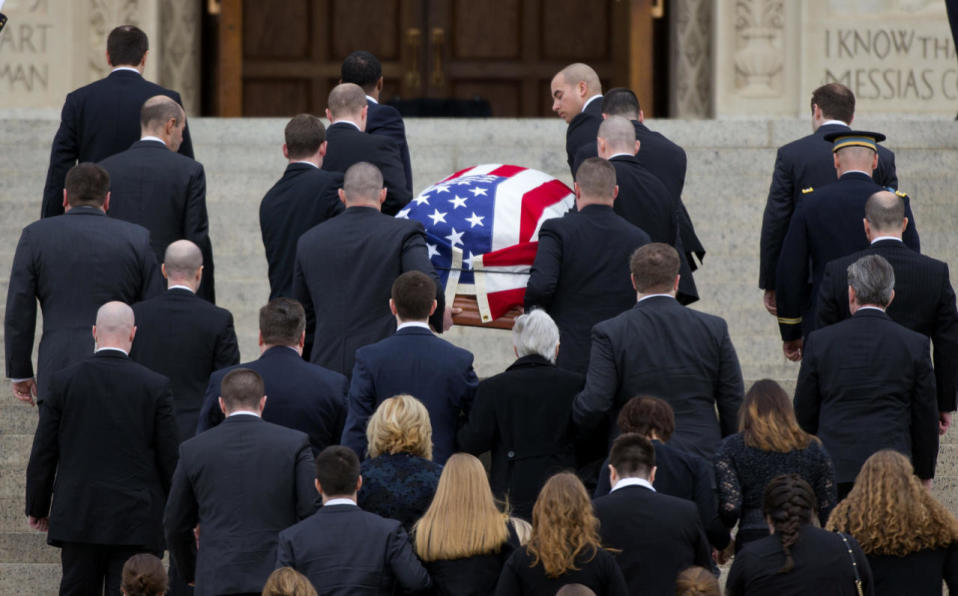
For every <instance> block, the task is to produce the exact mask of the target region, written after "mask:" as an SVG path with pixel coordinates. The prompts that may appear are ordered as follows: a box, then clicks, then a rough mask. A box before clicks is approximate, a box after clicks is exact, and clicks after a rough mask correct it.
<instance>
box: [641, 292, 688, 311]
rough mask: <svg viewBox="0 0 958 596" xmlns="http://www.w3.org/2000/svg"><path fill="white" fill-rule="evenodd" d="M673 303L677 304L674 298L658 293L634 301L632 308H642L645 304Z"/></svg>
mask: <svg viewBox="0 0 958 596" xmlns="http://www.w3.org/2000/svg"><path fill="white" fill-rule="evenodd" d="M673 304H678V301H677V300H676V299H675V298H673V297H672V296H668V295H661V294H658V295H654V296H648V297H646V298H644V299H642V300H641V301H638V302H636V303H635V306H634V307H633V308H644V307H646V306H650V307H656V306H671V305H673Z"/></svg>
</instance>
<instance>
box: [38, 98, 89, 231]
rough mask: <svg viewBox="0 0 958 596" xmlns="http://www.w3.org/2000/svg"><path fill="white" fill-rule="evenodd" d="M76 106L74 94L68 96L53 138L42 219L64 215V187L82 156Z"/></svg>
mask: <svg viewBox="0 0 958 596" xmlns="http://www.w3.org/2000/svg"><path fill="white" fill-rule="evenodd" d="M77 119H78V116H77V113H76V105H75V99H74V97H73V94H70V95H67V99H66V101H65V102H64V104H63V111H62V112H61V113H60V128H58V129H57V134H56V135H55V136H54V137H53V146H52V147H51V148H50V166H49V168H48V169H47V181H46V184H45V185H44V187H43V204H42V206H41V209H40V217H53V216H55V215H62V214H63V185H64V182H65V180H66V177H67V172H68V171H70V168H72V167H73V166H74V165H76V162H77V158H78V157H79V155H80V147H79V139H78V136H79V135H78V134H77V130H76V126H77Z"/></svg>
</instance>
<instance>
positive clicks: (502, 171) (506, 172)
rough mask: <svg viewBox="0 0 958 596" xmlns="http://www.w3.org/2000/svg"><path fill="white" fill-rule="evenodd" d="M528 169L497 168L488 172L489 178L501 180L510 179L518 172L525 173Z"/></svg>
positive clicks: (514, 167)
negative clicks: (501, 178) (495, 177)
mask: <svg viewBox="0 0 958 596" xmlns="http://www.w3.org/2000/svg"><path fill="white" fill-rule="evenodd" d="M527 169H529V168H524V167H522V166H499V167H498V168H496V169H494V170H493V171H491V172H489V174H488V175H489V176H502V177H503V178H511V177H513V176H515V175H516V174H518V173H519V172H522V171H525V170H527Z"/></svg>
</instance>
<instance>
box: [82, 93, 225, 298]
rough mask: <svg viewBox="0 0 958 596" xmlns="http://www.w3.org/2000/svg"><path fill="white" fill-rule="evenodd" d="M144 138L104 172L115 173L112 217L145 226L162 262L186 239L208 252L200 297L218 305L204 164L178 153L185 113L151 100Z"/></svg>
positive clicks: (107, 162)
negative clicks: (168, 249) (171, 247)
mask: <svg viewBox="0 0 958 596" xmlns="http://www.w3.org/2000/svg"><path fill="white" fill-rule="evenodd" d="M140 124H141V127H142V136H141V137H140V140H139V141H137V142H136V143H133V146H131V147H130V148H129V149H127V150H126V151H123V152H120V153H117V154H115V155H112V156H110V157H108V158H106V159H104V160H103V161H102V162H100V167H102V168H103V169H104V170H106V171H107V173H108V174H110V192H111V201H110V211H109V216H110V217H115V218H117V219H122V220H124V221H128V222H130V223H135V224H139V225H141V226H143V227H144V228H146V229H148V230H149V231H150V244H151V245H152V246H153V251H154V252H155V253H156V258H157V259H162V258H163V253H164V252H165V251H166V247H167V246H169V244H170V243H171V242H173V241H175V240H180V239H183V238H185V239H186V240H190V241H191V242H193V243H194V244H196V245H197V246H199V247H200V250H201V251H203V283H202V284H200V288H199V290H198V292H197V294H198V295H199V296H200V297H202V298H205V299H206V300H209V301H210V302H214V303H215V302H216V293H215V289H214V282H213V247H212V245H211V244H210V234H209V231H210V225H209V219H208V217H207V214H206V175H205V174H204V173H203V165H202V164H200V163H199V162H198V161H194V160H193V159H191V158H189V157H185V156H183V155H180V154H178V153H176V149H177V148H178V147H179V146H180V143H181V141H182V138H183V130H184V127H185V126H186V112H184V111H183V108H181V107H180V104H178V103H176V102H175V101H173V100H172V99H170V98H169V97H166V96H165V95H157V96H155V97H151V98H150V99H148V100H146V102H145V103H144V104H143V109H142V110H141V112H140Z"/></svg>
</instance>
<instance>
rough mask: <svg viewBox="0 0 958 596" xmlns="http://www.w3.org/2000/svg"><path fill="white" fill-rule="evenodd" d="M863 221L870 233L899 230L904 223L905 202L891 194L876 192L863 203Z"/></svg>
mask: <svg viewBox="0 0 958 596" xmlns="http://www.w3.org/2000/svg"><path fill="white" fill-rule="evenodd" d="M865 219H867V220H868V223H870V224H871V226H872V231H883V232H889V231H892V230H900V229H901V224H902V223H903V222H904V221H905V201H904V200H903V199H902V198H901V197H899V196H898V195H896V194H895V193H893V192H889V191H887V190H882V191H878V192H876V193H875V194H873V195H872V196H870V197H868V200H867V201H865Z"/></svg>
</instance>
